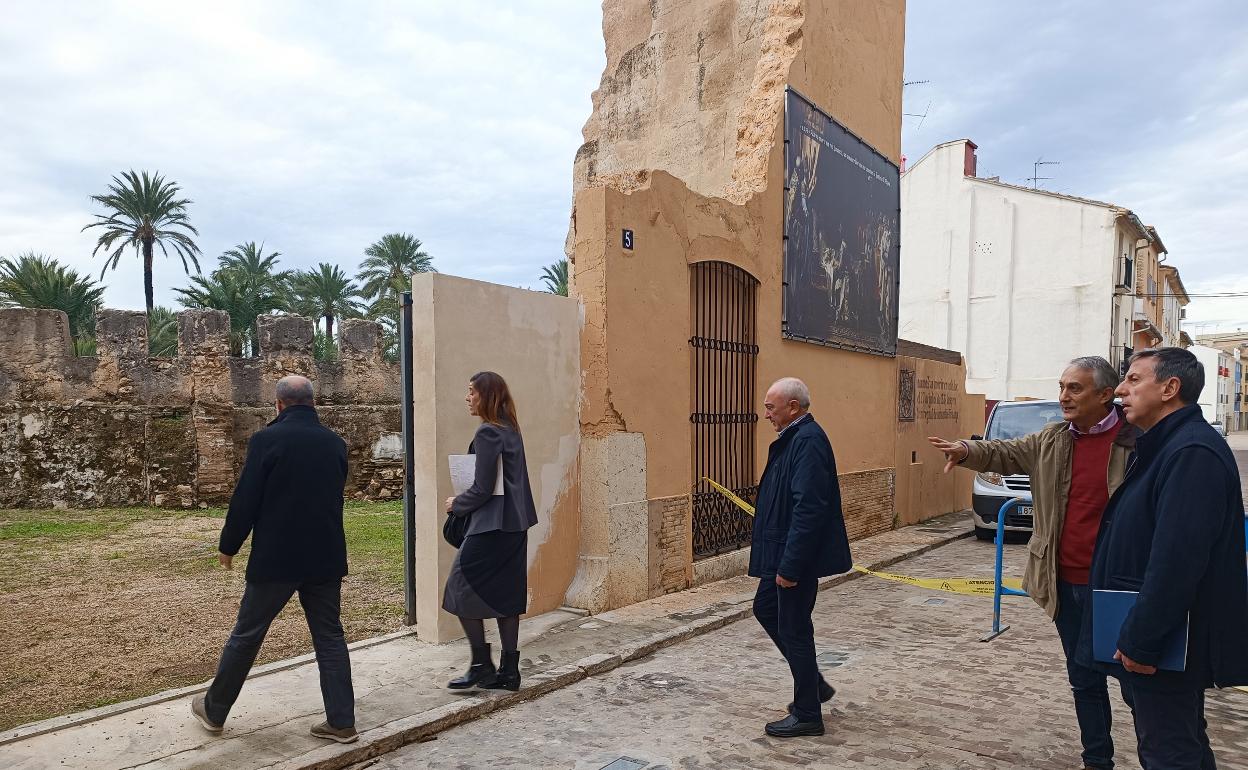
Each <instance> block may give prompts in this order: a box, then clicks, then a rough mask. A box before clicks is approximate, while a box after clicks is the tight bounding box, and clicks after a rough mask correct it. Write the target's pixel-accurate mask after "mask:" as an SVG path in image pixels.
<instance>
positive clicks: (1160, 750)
mask: <svg viewBox="0 0 1248 770" xmlns="http://www.w3.org/2000/svg"><path fill="white" fill-rule="evenodd" d="M1204 380H1205V377H1204V371H1203V369H1202V367H1201V365H1200V362H1198V361H1197V360H1196V356H1194V355H1192V354H1191V353H1190V352H1189V351H1186V350H1183V349H1181V348H1159V349H1155V350H1144V351H1141V352H1139V353H1136V354H1135V355H1134V356H1132V358H1131V368H1130V370H1129V371H1128V372H1127V377H1126V379H1125V380H1123V383H1122V385H1120V386H1119V388H1118V391H1117V393H1118V395H1119V396H1120V397H1121V398H1122V406H1123V409H1124V411H1125V412H1126V416H1127V419H1128V420H1130V421H1131V423H1132V424H1134V425H1136V426H1138V427H1140V428H1141V429H1143V430H1144V431H1145V433H1144V434H1143V435H1142V436H1141V437H1140V438H1139V439H1138V441H1137V443H1136V453H1135V458H1134V460H1133V462H1132V463H1131V464H1130V466H1129V467H1128V468H1127V474H1126V478H1125V479H1124V481H1123V483H1122V486H1120V487H1119V488H1118V490H1117V491H1116V492H1115V493H1114V496H1113V497H1112V498H1111V499H1110V501H1109V505H1108V506H1106V508H1105V514H1104V518H1103V520H1102V522H1101V530H1100V536H1099V537H1098V538H1097V544H1096V551H1095V554H1094V556H1093V561H1092V574H1091V579H1090V585H1091V587H1092V589H1093V590H1098V589H1099V590H1115V591H1136V592H1138V596H1137V597H1136V600H1135V605H1134V607H1133V608H1132V609H1131V611H1130V612H1129V613H1128V614H1127V618H1126V621H1125V622H1124V623H1123V625H1122V628H1121V631H1120V632H1119V635H1118V643H1117V653H1116V654H1115V656H1114V657H1115V658H1116V660H1117V661H1118V663H1104V662H1095V661H1094V660H1093V656H1092V647H1091V643H1090V641H1081V645H1080V650H1079V654H1080V656H1081V657H1082V659H1083V660H1082V661H1081V662H1083V663H1084V664H1085V665H1095V666H1097V667H1099V668H1100V669H1101V670H1102V671H1104V672H1106V673H1108V674H1112V675H1114V676H1116V677H1118V678H1119V679H1120V681H1121V683H1122V694H1123V699H1124V700H1126V701H1127V704H1128V705H1129V706H1130V707H1131V712H1132V715H1133V716H1134V717H1135V734H1136V738H1137V741H1138V748H1139V754H1140V764H1141V765H1142V766H1143V768H1144V770H1154V769H1160V768H1165V770H1183V769H1185V768H1193V769H1196V768H1199V769H1200V770H1208V769H1209V768H1213V767H1214V766H1215V765H1214V757H1213V752H1212V751H1211V750H1210V748H1209V737H1208V735H1206V733H1205V714H1204V710H1205V690H1206V689H1207V688H1209V687H1215V686H1217V687H1227V686H1232V685H1243V684H1248V573H1246V571H1245V565H1244V525H1243V521H1244V518H1243V517H1244V502H1243V496H1242V493H1241V491H1240V486H1239V472H1238V470H1237V468H1236V465H1235V458H1234V455H1233V454H1232V453H1231V451H1230V449H1229V448H1228V447H1227V444H1226V441H1225V440H1224V439H1223V438H1222V436H1220V435H1219V434H1218V433H1217V431H1215V430H1214V429H1213V428H1212V427H1210V426H1209V424H1208V423H1206V422H1205V420H1204V417H1203V415H1202V414H1201V410H1200V407H1199V406H1198V405H1197V403H1196V401H1197V399H1198V398H1199V396H1200V392H1201V389H1202V388H1203V387H1204ZM1093 617H1094V610H1093V609H1092V606H1091V605H1089V607H1088V609H1087V610H1086V611H1085V620H1084V625H1085V627H1088V626H1089V624H1091V623H1093ZM1184 623H1187V627H1188V645H1187V661H1186V664H1185V667H1184V670H1183V671H1168V670H1164V669H1158V668H1157V663H1158V662H1159V660H1160V659H1161V657H1162V650H1163V640H1164V639H1165V638H1166V636H1167V635H1168V634H1170V633H1171V632H1172V631H1174V630H1175V629H1177V628H1179V627H1181V626H1182V625H1183V624H1184ZM1091 636H1092V635H1091V633H1085V634H1083V636H1082V640H1090V638H1091Z"/></svg>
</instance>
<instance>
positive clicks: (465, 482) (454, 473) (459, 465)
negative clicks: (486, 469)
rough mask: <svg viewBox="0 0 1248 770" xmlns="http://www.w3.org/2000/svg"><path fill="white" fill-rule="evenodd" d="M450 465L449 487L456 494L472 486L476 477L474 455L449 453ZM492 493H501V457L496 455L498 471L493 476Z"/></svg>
mask: <svg viewBox="0 0 1248 770" xmlns="http://www.w3.org/2000/svg"><path fill="white" fill-rule="evenodd" d="M448 459H449V460H450V465H451V489H452V490H453V491H454V492H455V495H456V496H459V495H462V494H463V493H465V492H467V491H468V490H469V489H470V488H471V487H472V482H473V481H474V480H475V479H476V477H477V456H476V455H449V456H448ZM494 479H495V480H494V494H496V495H501V494H502V493H503V457H502V455H499V457H498V473H497V474H495V476H494Z"/></svg>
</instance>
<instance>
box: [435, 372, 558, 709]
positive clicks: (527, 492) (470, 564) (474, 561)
mask: <svg viewBox="0 0 1248 770" xmlns="http://www.w3.org/2000/svg"><path fill="white" fill-rule="evenodd" d="M464 400H465V401H466V402H467V404H468V412H469V413H470V414H472V415H474V416H477V417H480V418H481V426H480V427H479V428H477V433H476V435H475V436H473V439H472V444H471V445H470V446H469V447H468V453H469V454H472V455H476V463H475V464H476V475H475V477H474V479H473V483H472V486H471V487H470V488H469V489H468V490H467V491H465V492H463V493H462V494H460V495H458V496H457V497H451V498H447V501H446V510H447V514H448V515H450V516H468V517H470V518H469V522H468V531H467V536H466V537H465V538H464V542H463V544H462V545H461V546H460V547H459V553H458V554H457V555H456V556H455V563H454V564H453V565H452V566H451V574H450V576H449V577H448V578H447V580H446V590H445V591H444V592H443V594H442V608H443V609H444V610H446V611H447V612H449V613H451V614H453V615H456V616H458V617H459V622H460V624H462V625H463V627H464V634H465V635H466V636H467V637H468V643H469V644H470V645H471V646H472V665H471V666H469V668H468V672H467V673H465V674H464V675H463V676H461V677H459V678H458V679H454V680H452V681H451V682H449V683H448V684H447V687H450V688H451V689H454V690H462V689H466V688H469V687H472V686H474V685H475V686H477V687H481V688H485V689H493V690H499V689H501V690H518V689H520V652H519V649H518V641H519V639H518V637H519V635H520V616H521V615H522V614H524V611H525V609H526V605H527V604H528V540H529V536H528V530H529V527H532V526H533V525H534V524H536V523H537V509H536V507H535V506H534V505H533V491H532V489H530V487H529V469H528V466H527V464H526V463H525V459H524V441H523V440H522V439H521V437H520V426H519V423H518V422H517V420H516V406H515V402H514V401H512V398H511V392H510V391H509V390H508V389H507V383H506V382H505V381H504V380H503V378H502V377H500V376H499V375H498V374H495V373H494V372H479V373H477V374H474V375H473V376H472V378H471V379H470V380H469V381H468V396H467V397H466V398H465V399H464ZM500 458H501V460H502V464H501V471H502V474H503V493H502V494H501V495H496V494H494V490H495V488H496V485H497V481H498V473H499V470H500V464H499V460H500ZM485 618H496V619H497V621H498V635H499V638H500V640H501V642H502V646H503V652H502V659H501V663H500V665H499V667H498V669H497V670H496V669H495V668H494V661H493V659H492V658H491V657H490V646H489V645H488V644H486V643H485V623H484V619H485Z"/></svg>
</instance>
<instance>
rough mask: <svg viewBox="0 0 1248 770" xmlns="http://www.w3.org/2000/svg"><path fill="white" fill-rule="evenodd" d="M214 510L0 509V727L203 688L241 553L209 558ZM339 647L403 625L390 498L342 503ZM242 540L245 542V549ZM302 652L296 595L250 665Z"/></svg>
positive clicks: (306, 645) (307, 642) (238, 586)
mask: <svg viewBox="0 0 1248 770" xmlns="http://www.w3.org/2000/svg"><path fill="white" fill-rule="evenodd" d="M224 518H225V511H224V510H222V509H219V508H208V509H200V510H190V511H179V510H165V509H159V508H106V509H97V510H86V511H56V510H4V509H0V598H2V599H3V606H4V611H3V613H0V730H5V729H8V728H11V727H14V726H16V725H20V724H24V723H26V722H31V721H34V720H38V719H45V718H47V717H52V716H57V715H60V714H66V713H70V712H74V711H81V710H83V709H88V708H93V707H96V706H101V705H105V704H108V703H114V702H117V701H120V700H128V699H130V698H137V697H140V696H143V695H150V694H151V693H155V692H159V691H161V690H165V689H169V688H172V687H181V686H184V685H189V684H194V683H197V682H203V681H206V680H208V679H210V678H212V675H213V673H214V671H215V666H216V661H217V656H218V655H219V653H220V651H221V645H222V644H224V642H225V639H226V637H227V636H228V635H229V632H230V628H231V626H232V625H233V622H234V618H235V615H236V614H237V613H238V601H239V599H240V598H241V596H242V592H243V583H244V573H245V572H246V567H247V556H248V546H244V547H243V550H242V552H240V553H239V555H238V557H236V558H235V563H234V569H233V570H230V571H227V570H224V569H221V567H220V566H219V565H218V564H217V556H216V554H217V536H218V535H219V534H220V530H221V524H222V522H223V520H224ZM345 526H346V532H347V551H348V561H349V564H350V570H351V574H350V575H349V576H348V577H347V578H346V580H345V581H344V582H343V598H342V610H343V626H344V627H345V628H346V632H347V639H348V641H355V640H357V639H363V638H367V637H370V636H376V635H378V634H384V633H388V632H391V631H395V630H398V629H399V628H400V627H401V626H402V622H403V518H402V506H401V504H400V503H399V502H397V501H396V502H386V503H357V502H348V503H347V509H346V516H345ZM248 543H249V544H250V540H249V541H248ZM308 652H312V641H311V638H310V637H309V635H308V630H307V625H306V624H305V623H304V620H303V613H302V610H301V609H300V607H299V603H298V601H297V600H294V601H292V602H291V603H290V605H289V606H287V608H286V610H285V611H283V612H282V614H281V615H280V616H278V619H277V620H276V621H275V622H274V623H273V626H272V628H271V629H270V630H269V635H268V637H267V638H266V640H265V643H264V646H263V648H261V650H260V657H259V658H258V660H257V663H265V662H269V661H273V660H281V659H283V658H289V657H292V656H295V655H301V654H304V653H308Z"/></svg>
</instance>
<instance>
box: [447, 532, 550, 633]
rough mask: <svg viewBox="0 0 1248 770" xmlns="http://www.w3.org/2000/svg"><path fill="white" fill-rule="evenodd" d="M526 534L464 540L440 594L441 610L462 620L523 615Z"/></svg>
mask: <svg viewBox="0 0 1248 770" xmlns="http://www.w3.org/2000/svg"><path fill="white" fill-rule="evenodd" d="M528 552H529V533H528V532H527V531H526V532H500V531H498V530H494V531H493V532H479V533H477V534H475V535H469V536H468V537H466V538H464V544H463V545H461V546H460V547H459V553H457V554H456V555H455V563H454V564H452V565H451V574H450V575H449V576H448V577H447V579H446V589H445V590H444V591H443V592H442V609H444V610H446V611H447V612H449V613H451V614H452V615H456V616H458V617H461V618H477V619H484V618H509V617H511V616H513V615H523V614H524V611H525V610H526V609H527V606H528V600H529V581H528V575H529V568H528Z"/></svg>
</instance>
